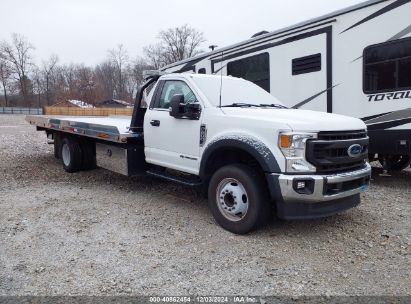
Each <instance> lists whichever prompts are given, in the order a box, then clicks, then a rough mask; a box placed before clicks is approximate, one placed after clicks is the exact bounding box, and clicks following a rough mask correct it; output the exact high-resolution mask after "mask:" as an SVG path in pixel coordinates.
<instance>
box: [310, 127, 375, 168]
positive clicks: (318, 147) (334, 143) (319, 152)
mask: <svg viewBox="0 0 411 304" xmlns="http://www.w3.org/2000/svg"><path fill="white" fill-rule="evenodd" d="M354 144H359V145H361V147H362V151H361V153H360V154H359V155H358V156H357V157H351V156H349V154H348V149H349V148H350V147H351V146H352V145H354ZM367 155H368V137H367V132H366V131H365V130H358V131H346V132H341V131H338V132H334V131H330V132H320V133H319V134H318V138H317V139H313V140H309V141H307V154H306V158H307V160H308V161H309V162H310V163H311V164H313V165H314V166H315V167H316V168H317V172H318V173H331V172H332V173H340V172H345V171H351V170H355V169H361V168H363V167H364V165H365V159H366V158H367Z"/></svg>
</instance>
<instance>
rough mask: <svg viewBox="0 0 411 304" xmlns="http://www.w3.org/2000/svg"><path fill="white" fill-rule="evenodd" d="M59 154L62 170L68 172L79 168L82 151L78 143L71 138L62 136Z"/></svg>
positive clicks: (76, 170)
mask: <svg viewBox="0 0 411 304" xmlns="http://www.w3.org/2000/svg"><path fill="white" fill-rule="evenodd" d="M60 155H61V160H62V162H63V168H64V170H66V171H67V172H70V173H73V172H78V171H80V170H81V165H82V153H81V148H80V144H79V143H78V142H77V141H75V140H73V139H71V138H63V140H62V142H61V153H60Z"/></svg>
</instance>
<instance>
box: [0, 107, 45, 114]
mask: <svg viewBox="0 0 411 304" xmlns="http://www.w3.org/2000/svg"><path fill="white" fill-rule="evenodd" d="M0 114H32V115H42V114H43V109H42V108H23V107H0Z"/></svg>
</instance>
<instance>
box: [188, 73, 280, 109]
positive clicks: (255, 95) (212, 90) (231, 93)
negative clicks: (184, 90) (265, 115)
mask: <svg viewBox="0 0 411 304" xmlns="http://www.w3.org/2000/svg"><path fill="white" fill-rule="evenodd" d="M193 80H194V82H195V83H196V84H197V86H198V87H199V88H200V90H201V91H202V92H203V93H204V94H205V95H206V97H207V99H208V100H209V101H210V103H212V104H213V105H214V106H216V107H218V106H219V105H220V88H221V106H222V107H228V106H258V107H260V106H261V105H263V106H273V107H284V105H283V104H282V103H281V102H280V101H279V100H278V99H277V98H275V97H274V96H272V95H271V94H270V93H268V92H267V91H265V90H263V89H262V88H260V87H259V86H258V85H255V84H254V83H252V82H250V81H246V80H244V79H241V78H235V77H228V76H223V77H221V76H217V75H216V76H213V75H201V76H199V75H198V76H197V75H196V77H193Z"/></svg>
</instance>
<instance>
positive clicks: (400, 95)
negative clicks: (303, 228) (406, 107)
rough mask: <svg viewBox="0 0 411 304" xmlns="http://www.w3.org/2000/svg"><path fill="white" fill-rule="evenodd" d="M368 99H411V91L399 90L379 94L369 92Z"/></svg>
mask: <svg viewBox="0 0 411 304" xmlns="http://www.w3.org/2000/svg"><path fill="white" fill-rule="evenodd" d="M367 97H368V101H369V102H371V101H387V100H399V99H406V98H410V99H411V91H401V92H389V93H381V94H371V95H367Z"/></svg>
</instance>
